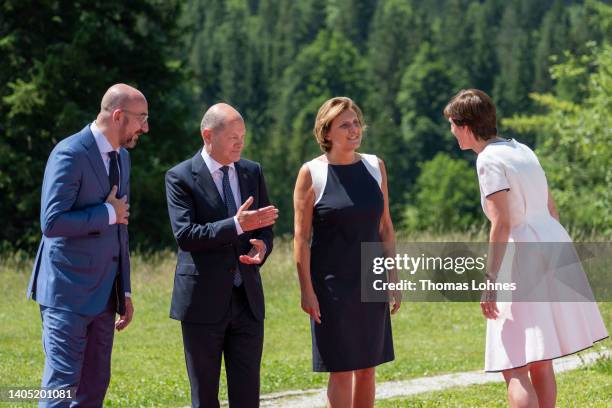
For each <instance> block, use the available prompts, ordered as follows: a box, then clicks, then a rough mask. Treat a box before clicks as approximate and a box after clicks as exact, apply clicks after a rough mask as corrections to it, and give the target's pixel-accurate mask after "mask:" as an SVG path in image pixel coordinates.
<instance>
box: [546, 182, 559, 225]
mask: <svg viewBox="0 0 612 408" xmlns="http://www.w3.org/2000/svg"><path fill="white" fill-rule="evenodd" d="M548 212H550V215H552V217H553V218H554V219H555V220H557V221H559V212H558V211H557V207H556V206H555V200H553V196H552V193H551V192H550V189H548Z"/></svg>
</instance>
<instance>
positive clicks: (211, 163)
mask: <svg viewBox="0 0 612 408" xmlns="http://www.w3.org/2000/svg"><path fill="white" fill-rule="evenodd" d="M202 158H203V159H204V163H206V167H208V171H210V174H213V173H214V172H215V171H217V170H220V169H221V167H223V165H222V164H221V163H219V162H218V161H216V160H215V159H213V158H212V156H211V155H210V154H208V152H207V151H206V147H204V148H202ZM228 166H229V167H230V168H231V169H235V167H234V163H230V164H228Z"/></svg>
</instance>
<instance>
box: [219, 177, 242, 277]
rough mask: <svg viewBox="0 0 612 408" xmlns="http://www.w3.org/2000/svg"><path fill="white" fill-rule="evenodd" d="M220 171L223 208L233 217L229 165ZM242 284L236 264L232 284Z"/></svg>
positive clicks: (234, 203)
mask: <svg viewBox="0 0 612 408" xmlns="http://www.w3.org/2000/svg"><path fill="white" fill-rule="evenodd" d="M221 171H222V172H223V181H222V182H221V185H222V187H223V200H224V201H225V208H226V209H227V216H228V217H233V216H234V215H236V212H237V208H236V201H234V193H232V187H231V186H230V182H229V166H223V167H221ZM241 284H242V276H240V270H239V269H238V266H237V265H236V270H235V271H234V286H240V285H241Z"/></svg>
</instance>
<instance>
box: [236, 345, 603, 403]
mask: <svg viewBox="0 0 612 408" xmlns="http://www.w3.org/2000/svg"><path fill="white" fill-rule="evenodd" d="M604 356H608V357H610V356H612V351H611V350H601V351H598V352H590V353H582V354H580V355H572V356H568V357H564V358H560V359H557V360H555V361H554V367H555V372H557V373H560V372H563V371H568V370H574V369H576V368H578V367H580V366H582V365H587V364H591V363H593V362H594V361H595V360H597V359H598V358H601V357H604ZM502 381H503V378H502V375H501V374H500V373H484V372H482V371H466V372H461V373H453V374H444V375H437V376H433V377H421V378H415V379H412V380H406V381H389V382H383V383H379V384H377V385H376V399H377V400H381V399H388V398H398V397H404V396H408V395H413V394H419V393H423V392H429V391H439V390H444V389H447V388H451V387H459V386H462V387H465V386H468V385H473V384H485V383H491V382H502ZM325 401H326V399H325V388H319V389H310V390H292V391H284V392H276V393H271V394H264V395H262V396H261V406H262V407H274V408H313V407H322V406H325ZM224 405H227V403H226V402H225V404H224Z"/></svg>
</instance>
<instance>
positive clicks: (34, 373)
mask: <svg viewBox="0 0 612 408" xmlns="http://www.w3.org/2000/svg"><path fill="white" fill-rule="evenodd" d="M427 240H431V241H433V240H439V239H434V238H433V237H427V238H426V239H421V241H427ZM449 240H452V239H449ZM455 240H461V237H457V238H455ZM292 259H293V257H292V252H291V246H290V244H289V243H288V242H279V243H278V244H277V247H276V249H275V252H274V253H273V254H272V256H271V258H270V259H269V260H268V263H267V264H266V266H265V267H264V269H263V270H262V277H263V281H264V286H265V294H266V309H267V310H266V312H267V313H266V314H267V315H266V322H265V344H264V355H263V363H262V392H263V393H268V392H274V391H281V390H289V389H298V388H299V389H305V388H313V387H323V386H325V384H326V382H327V375H325V374H314V373H312V371H311V340H310V326H309V320H308V316H307V315H306V314H305V313H303V312H302V310H301V309H300V299H299V287H298V283H297V279H296V276H295V271H294V266H293V260H292ZM174 262H175V259H174V255H173V254H172V253H170V252H162V253H157V254H154V255H151V256H142V255H136V256H133V257H132V291H133V296H134V304H135V309H136V314H135V317H134V321H133V322H132V324H131V325H130V327H129V328H128V329H127V330H125V331H123V332H121V333H116V334H115V343H114V348H113V362H112V379H111V384H110V387H109V390H108V394H107V399H106V405H105V406H109V407H139V406H145V407H151V406H155V407H179V406H185V405H188V404H189V401H190V399H189V383H188V379H187V373H186V369H185V361H184V356H183V346H182V340H181V333H180V324H179V323H178V322H177V321H174V320H171V319H170V318H168V312H169V307H170V296H171V291H172V282H173V274H174ZM30 268H31V260H29V259H23V258H22V257H19V256H13V257H9V258H5V259H2V260H1V261H0V387H8V386H21V387H26V386H27V387H36V386H37V385H38V384H39V383H40V378H41V373H42V368H43V361H44V356H43V352H42V347H41V341H40V338H41V323H40V315H39V311H38V306H37V305H36V304H35V303H34V302H32V301H26V300H25V297H24V293H25V288H26V285H27V282H28V279H29V273H30ZM610 306H612V305H611V304H610V303H606V304H601V311H602V314H603V316H604V320H605V321H606V324H607V326H608V327H610V326H611V325H610V322H612V307H610ZM484 327H485V321H484V319H483V318H482V317H481V315H480V307H479V306H478V304H476V303H407V302H405V303H404V304H403V305H402V308H401V310H400V312H399V314H398V315H396V316H394V318H393V333H394V345H395V354H396V360H395V361H394V362H392V363H388V364H384V365H382V366H380V367H379V368H378V375H377V379H378V381H385V380H400V379H409V378H414V377H421V376H428V375H435V374H442V373H448V372H456V371H466V370H480V369H482V367H483V353H484ZM609 344H610V343H609V341H605V342H603V344H601V346H606V345H608V346H609ZM601 346H600V347H601ZM585 378H590V377H588V376H585ZM608 382H609V380H608ZM224 384H225V381H224V380H223V381H222V385H221V398H225V396H226V388H225V385H224ZM492 387H494V388H493V390H494V392H493V391H492V393H493V394H495V397H496V398H498V399H499V395H500V394H499V392H498V391H499V390H498V389H497V388H495V387H496V386H492ZM484 388H487V386H485V387H484ZM487 389H488V388H487ZM576 391H577V390H576ZM468 394H469V393H467V394H466V395H465V398H468ZM501 395H503V393H502V394H501ZM458 398H459V400H461V398H462V397H458ZM17 406H19V407H24V406H26V405H25V404H19V405H17ZM425 406H433V405H425ZM436 406H438V405H436ZM449 406H456V404H454V403H451V405H449Z"/></svg>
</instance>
